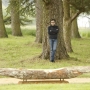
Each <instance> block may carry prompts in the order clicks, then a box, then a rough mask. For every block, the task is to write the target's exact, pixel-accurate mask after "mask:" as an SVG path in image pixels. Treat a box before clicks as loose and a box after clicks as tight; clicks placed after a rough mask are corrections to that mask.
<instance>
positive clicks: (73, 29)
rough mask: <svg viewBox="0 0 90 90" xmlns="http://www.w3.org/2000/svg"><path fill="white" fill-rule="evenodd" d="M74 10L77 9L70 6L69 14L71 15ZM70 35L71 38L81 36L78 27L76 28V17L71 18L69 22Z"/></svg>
mask: <svg viewBox="0 0 90 90" xmlns="http://www.w3.org/2000/svg"><path fill="white" fill-rule="evenodd" d="M76 12H77V10H76V9H75V8H72V9H71V16H73V15H74V14H75V13H76ZM71 36H72V38H81V36H80V33H79V29H78V24H77V18H76V19H75V20H73V22H72V24H71Z"/></svg>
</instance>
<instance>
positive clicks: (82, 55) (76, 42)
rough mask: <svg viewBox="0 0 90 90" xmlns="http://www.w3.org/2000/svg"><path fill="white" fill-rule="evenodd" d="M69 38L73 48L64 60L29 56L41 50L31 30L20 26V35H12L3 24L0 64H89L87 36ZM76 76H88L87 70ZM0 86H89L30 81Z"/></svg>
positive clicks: (45, 89)
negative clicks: (23, 83)
mask: <svg viewBox="0 0 90 90" xmlns="http://www.w3.org/2000/svg"><path fill="white" fill-rule="evenodd" d="M83 31H84V30H82V32H81V31H80V33H81V35H82V37H83V38H81V39H72V47H73V50H74V52H73V53H69V55H70V58H69V59H68V60H65V59H63V60H56V62H55V63H51V62H49V60H42V59H32V58H33V57H36V56H37V55H40V54H41V52H42V45H41V44H37V43H35V42H34V41H35V30H26V29H23V30H22V32H23V37H14V36H12V35H11V31H10V29H9V28H7V32H8V34H9V37H8V38H4V39H0V68H33V69H37V68H40V69H51V68H61V67H71V66H87V65H88V66H90V37H89V36H84V35H86V34H87V33H86V34H85V32H83ZM80 77H87V78H88V77H90V73H88V74H84V75H82V76H80ZM0 90H90V84H31V85H0Z"/></svg>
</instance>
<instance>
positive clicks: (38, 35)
mask: <svg viewBox="0 0 90 90" xmlns="http://www.w3.org/2000/svg"><path fill="white" fill-rule="evenodd" d="M42 5H43V4H42V3H41V0H36V6H35V7H36V40H35V41H36V42H37V43H42V38H43V29H42V25H43V14H42V13H43V12H42V11H43V9H42V7H43V6H42Z"/></svg>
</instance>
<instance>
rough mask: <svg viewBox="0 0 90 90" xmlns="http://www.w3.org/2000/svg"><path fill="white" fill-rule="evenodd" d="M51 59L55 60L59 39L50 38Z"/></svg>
mask: <svg viewBox="0 0 90 90" xmlns="http://www.w3.org/2000/svg"><path fill="white" fill-rule="evenodd" d="M49 41H50V61H51V62H54V57H55V52H56V47H57V39H50V40H49Z"/></svg>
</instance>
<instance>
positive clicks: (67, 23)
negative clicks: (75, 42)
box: [63, 0, 73, 52]
mask: <svg viewBox="0 0 90 90" xmlns="http://www.w3.org/2000/svg"><path fill="white" fill-rule="evenodd" d="M63 8H64V19H63V21H64V25H63V29H64V41H65V46H66V49H67V51H68V52H73V49H72V45H71V23H72V22H71V17H70V5H69V3H68V0H63Z"/></svg>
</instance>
